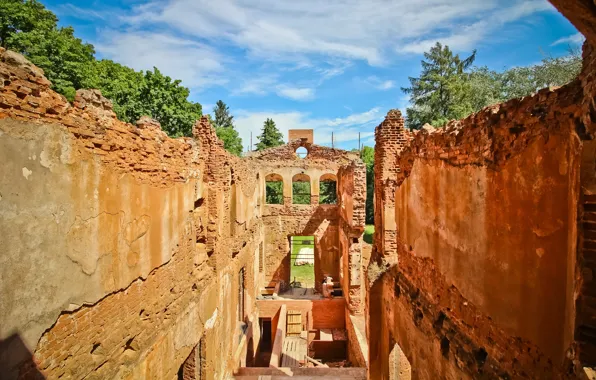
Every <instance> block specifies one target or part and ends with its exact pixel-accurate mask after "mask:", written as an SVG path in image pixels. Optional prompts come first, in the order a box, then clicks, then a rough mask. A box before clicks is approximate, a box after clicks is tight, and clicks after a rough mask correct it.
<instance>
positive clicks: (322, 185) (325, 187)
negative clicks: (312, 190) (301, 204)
mask: <svg viewBox="0 0 596 380" xmlns="http://www.w3.org/2000/svg"><path fill="white" fill-rule="evenodd" d="M319 203H320V204H326V205H334V204H337V178H336V177H335V176H334V175H333V174H323V175H322V176H321V178H320V179H319Z"/></svg>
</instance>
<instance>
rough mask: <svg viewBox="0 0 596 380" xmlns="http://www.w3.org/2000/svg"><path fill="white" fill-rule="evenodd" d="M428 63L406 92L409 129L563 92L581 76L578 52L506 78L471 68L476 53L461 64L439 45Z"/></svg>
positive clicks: (515, 70) (513, 72)
mask: <svg viewBox="0 0 596 380" xmlns="http://www.w3.org/2000/svg"><path fill="white" fill-rule="evenodd" d="M424 57H425V60H423V61H422V72H421V74H420V77H419V78H410V87H407V88H402V90H403V91H404V92H405V93H406V94H409V95H410V97H411V98H410V103H411V106H410V107H408V108H407V110H406V115H407V118H406V125H407V126H408V127H410V128H412V129H419V128H421V127H422V126H423V125H424V124H426V123H429V124H431V125H433V126H435V127H440V126H443V125H444V124H445V123H446V122H447V121H449V120H452V119H461V118H464V117H466V116H468V115H469V114H471V113H472V112H477V111H479V110H480V109H482V108H484V107H486V106H488V105H492V104H496V103H502V102H505V101H507V100H509V99H513V98H519V97H523V96H527V95H530V94H532V93H534V92H536V91H538V90H539V89H541V88H544V87H548V86H562V85H564V84H567V83H569V82H571V81H572V80H574V79H575V78H576V77H577V75H578V74H579V71H580V70H581V56H580V54H579V52H578V51H571V52H570V54H569V55H568V56H566V57H559V58H551V57H548V58H545V59H543V60H542V62H541V63H540V64H537V65H532V66H528V67H514V68H511V69H508V70H505V71H503V72H497V71H494V70H490V69H489V68H488V67H486V66H483V67H472V66H471V65H472V63H473V62H474V59H475V57H476V51H474V52H473V53H472V55H471V56H470V57H468V58H466V59H464V60H461V59H460V58H459V56H458V55H454V54H453V53H452V52H451V50H450V49H449V47H448V46H442V45H441V44H440V43H438V42H437V44H436V45H435V46H434V47H432V48H431V49H430V51H429V52H427V53H425V54H424Z"/></svg>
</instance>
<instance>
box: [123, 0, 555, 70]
mask: <svg viewBox="0 0 596 380" xmlns="http://www.w3.org/2000/svg"><path fill="white" fill-rule="evenodd" d="M552 9H553V8H552V6H551V5H550V4H548V3H547V2H546V1H545V0H526V1H523V2H518V3H514V2H510V1H506V0H485V1H477V0H460V1H453V2H446V1H445V0H427V1H426V2H425V4H424V5H421V4H420V2H419V0H395V1H391V2H388V1H386V0H369V1H360V0H342V1H327V2H321V1H319V0H302V1H279V0H250V1H249V0H220V1H217V2H214V1H211V0H160V1H154V2H152V3H150V4H148V5H143V6H137V7H133V12H132V16H127V17H125V18H124V19H125V20H126V22H128V23H129V25H132V26H134V27H139V28H142V27H146V26H147V25H152V26H156V25H158V26H160V27H167V28H171V29H172V30H176V31H178V32H181V33H183V34H185V35H187V36H189V37H194V38H201V39H205V40H210V41H214V42H217V43H222V42H223V43H231V44H233V45H235V46H237V47H240V48H242V49H246V50H247V51H248V52H249V54H250V55H253V56H256V57H260V58H262V59H290V60H292V59H294V57H295V56H300V55H318V56H323V57H340V58H344V59H348V60H354V59H356V60H364V61H367V62H368V63H369V64H371V65H378V64H383V63H385V62H386V61H387V53H388V51H391V50H393V51H399V52H405V53H408V52H420V51H423V49H424V48H425V47H428V43H429V42H430V41H433V42H434V41H435V40H436V39H437V38H440V39H442V40H443V41H445V42H450V43H452V44H453V45H454V46H453V48H454V49H460V48H461V49H469V48H471V47H472V46H475V44H477V43H479V42H481V41H483V40H485V39H486V38H487V37H490V34H491V33H492V31H494V30H495V29H497V28H499V27H501V26H503V25H504V24H506V23H509V22H512V21H516V20H518V19H520V18H522V17H525V16H528V15H530V14H532V13H535V12H540V11H544V10H552Z"/></svg>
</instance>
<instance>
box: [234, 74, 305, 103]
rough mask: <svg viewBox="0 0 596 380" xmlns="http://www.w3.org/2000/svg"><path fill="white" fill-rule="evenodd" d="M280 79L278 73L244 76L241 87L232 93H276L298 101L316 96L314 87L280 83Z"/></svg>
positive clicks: (237, 94) (263, 94) (259, 94)
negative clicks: (252, 76)
mask: <svg viewBox="0 0 596 380" xmlns="http://www.w3.org/2000/svg"><path fill="white" fill-rule="evenodd" d="M278 81H279V76H278V75H263V76H260V77H254V78H244V79H243V82H241V84H240V86H239V87H237V88H233V89H232V90H231V94H232V95H234V96H241V95H258V96H265V95H269V94H272V93H274V94H276V95H277V96H280V97H282V98H287V99H291V100H297V101H307V100H312V99H314V97H315V89H314V88H312V87H309V86H300V85H293V84H289V83H279V82H278Z"/></svg>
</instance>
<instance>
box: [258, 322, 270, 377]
mask: <svg viewBox="0 0 596 380" xmlns="http://www.w3.org/2000/svg"><path fill="white" fill-rule="evenodd" d="M259 329H260V335H261V337H260V339H259V347H258V349H257V354H256V357H255V362H254V365H255V367H269V361H270V360H271V349H272V348H273V341H272V334H271V318H259Z"/></svg>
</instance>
